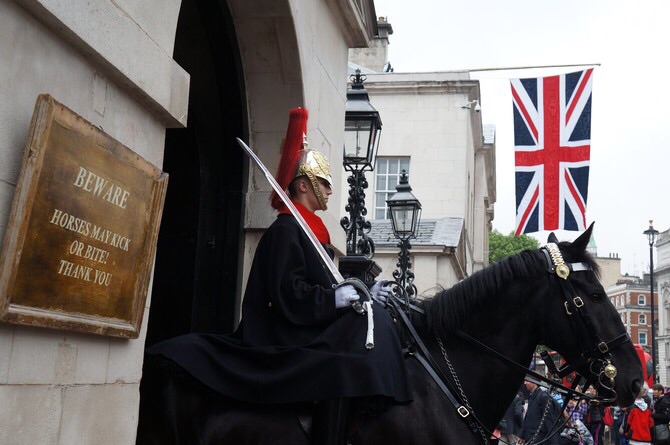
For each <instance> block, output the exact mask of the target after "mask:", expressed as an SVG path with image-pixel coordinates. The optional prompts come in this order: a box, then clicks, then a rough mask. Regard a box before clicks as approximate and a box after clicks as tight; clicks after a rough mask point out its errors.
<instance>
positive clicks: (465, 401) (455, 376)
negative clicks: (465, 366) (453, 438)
mask: <svg viewBox="0 0 670 445" xmlns="http://www.w3.org/2000/svg"><path fill="white" fill-rule="evenodd" d="M436 338H437V344H438V345H440V351H442V357H443V358H444V361H445V363H446V364H447V367H448V368H449V373H450V374H451V378H453V379H454V383H455V384H456V387H457V388H458V392H459V393H461V398H462V399H463V404H464V405H465V406H466V408H467V409H469V410H470V412H474V410H473V409H472V406H471V405H470V401H469V400H468V396H466V395H465V391H464V390H463V387H462V386H461V381H460V379H459V378H458V374H456V370H455V369H454V367H453V365H452V364H451V360H449V356H448V355H447V350H446V349H445V348H444V345H443V344H442V339H441V338H440V337H439V336H437V337H436ZM476 425H477V430H478V431H479V434H480V435H481V436H482V439H483V442H482V443H486V442H487V439H486V433H485V432H484V429H483V428H482V426H481V424H480V423H479V422H477V424H476Z"/></svg>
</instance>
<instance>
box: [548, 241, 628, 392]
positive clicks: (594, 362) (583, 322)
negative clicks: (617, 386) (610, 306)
mask: <svg viewBox="0 0 670 445" xmlns="http://www.w3.org/2000/svg"><path fill="white" fill-rule="evenodd" d="M540 250H541V251H542V253H544V255H545V258H546V259H547V264H548V267H549V269H548V271H549V273H551V274H552V275H553V276H554V277H556V279H557V280H558V282H559V283H560V287H561V291H562V295H563V299H564V302H563V306H564V308H565V313H566V315H567V316H568V319H569V320H570V324H571V325H572V327H573V330H574V331H575V332H576V334H577V338H578V339H579V340H580V342H581V343H582V351H584V352H583V353H582V355H581V357H580V358H579V360H577V361H576V362H572V363H569V364H566V365H565V366H563V367H561V368H560V369H556V367H555V366H553V361H552V360H551V359H549V360H547V358H548V354H546V352H545V353H544V354H543V358H544V359H545V363H547V366H548V368H549V369H550V371H551V372H552V374H556V375H557V376H558V377H560V378H563V377H565V376H567V375H568V374H570V373H571V372H573V371H575V370H577V369H579V368H581V367H582V366H584V365H586V364H588V365H589V368H590V371H591V376H590V377H594V376H595V377H596V378H597V380H598V382H599V383H600V385H601V386H602V387H604V388H605V389H607V390H609V391H610V392H611V393H612V394H613V395H614V396H613V397H612V398H599V400H600V402H604V403H611V402H613V401H614V400H616V391H615V390H614V379H615V377H616V375H617V369H616V367H615V366H614V365H613V364H612V357H611V354H610V351H613V350H615V349H617V348H619V347H621V346H622V345H624V344H625V343H626V342H629V341H630V336H629V335H628V333H627V332H624V333H623V334H621V335H619V336H617V337H615V338H613V339H611V340H609V341H603V340H602V339H601V338H600V336H599V335H598V333H597V332H596V329H595V327H594V325H593V322H592V320H591V317H589V314H588V312H587V310H586V305H585V303H584V300H583V299H582V298H581V297H580V296H579V295H578V294H577V292H576V291H575V288H574V287H573V285H572V283H571V282H570V280H568V278H569V277H570V273H571V272H579V271H587V270H589V269H590V268H589V266H588V265H587V264H586V263H566V262H565V260H564V259H563V255H561V251H560V250H559V248H558V246H557V245H556V244H555V243H547V244H546V246H545V247H543V248H542V249H540ZM604 379H607V380H608V381H605V380H604ZM589 383H592V382H589V381H588V378H587V384H589Z"/></svg>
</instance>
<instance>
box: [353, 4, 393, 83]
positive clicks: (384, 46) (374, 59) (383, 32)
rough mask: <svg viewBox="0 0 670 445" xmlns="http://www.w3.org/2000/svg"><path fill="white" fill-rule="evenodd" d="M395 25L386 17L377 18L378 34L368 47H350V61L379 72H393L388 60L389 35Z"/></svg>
mask: <svg viewBox="0 0 670 445" xmlns="http://www.w3.org/2000/svg"><path fill="white" fill-rule="evenodd" d="M391 34H393V27H392V26H391V24H390V23H389V22H387V21H386V17H379V18H378V19H377V35H376V36H375V37H374V39H372V41H371V42H370V44H369V46H368V47H367V48H349V62H351V63H354V64H356V65H358V66H361V67H363V68H367V69H369V70H372V71H374V72H377V73H384V72H392V71H393V68H392V67H391V64H390V63H389V61H388V45H389V36H390V35H391Z"/></svg>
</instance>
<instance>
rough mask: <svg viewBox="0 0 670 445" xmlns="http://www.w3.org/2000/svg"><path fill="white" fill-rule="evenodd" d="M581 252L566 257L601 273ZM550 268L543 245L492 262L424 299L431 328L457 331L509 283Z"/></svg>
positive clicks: (564, 246)
mask: <svg viewBox="0 0 670 445" xmlns="http://www.w3.org/2000/svg"><path fill="white" fill-rule="evenodd" d="M559 245H560V246H561V251H563V252H566V250H569V245H570V244H569V243H560V244H559ZM566 253H567V252H566ZM566 256H567V255H566ZM570 256H572V255H570ZM577 256H578V257H579V258H578V259H576V258H570V259H568V258H566V261H571V262H574V261H583V262H585V263H586V264H587V265H588V266H589V267H590V268H591V269H592V270H594V271H596V274H598V273H599V268H598V265H597V264H596V262H595V260H594V259H593V257H592V256H591V255H590V254H589V253H588V252H586V251H583V252H580V253H579V254H578V255H577ZM546 271H547V261H546V259H545V256H544V254H543V253H542V252H541V251H540V250H539V249H537V250H524V251H523V252H520V253H518V254H515V255H511V256H509V257H506V258H504V259H502V260H500V261H498V262H496V263H494V264H491V265H490V266H488V267H486V268H484V269H482V270H480V271H477V272H475V273H474V274H472V275H471V276H470V277H468V278H466V279H465V280H463V281H460V282H459V283H457V284H456V285H454V286H453V287H451V288H449V289H445V290H443V291H441V292H439V293H437V294H436V295H435V296H434V297H433V298H432V299H428V300H425V301H424V304H423V307H424V309H425V313H426V322H427V324H428V329H429V330H430V332H432V333H434V334H437V335H442V334H444V333H445V332H448V331H453V330H455V329H457V328H458V327H459V325H460V324H461V323H462V322H463V321H464V320H466V319H467V318H468V317H469V316H470V315H471V314H472V313H473V311H475V310H476V309H477V308H479V307H481V306H482V305H483V304H485V302H486V301H487V300H488V299H489V298H492V297H494V296H495V295H496V294H497V293H499V292H500V291H501V290H502V288H503V287H505V286H507V285H508V284H509V283H511V282H514V281H520V280H524V279H527V278H530V277H533V276H537V275H538V274H541V273H546Z"/></svg>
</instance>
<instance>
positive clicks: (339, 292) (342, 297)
mask: <svg viewBox="0 0 670 445" xmlns="http://www.w3.org/2000/svg"><path fill="white" fill-rule="evenodd" d="M360 298H361V297H360V296H359V295H358V293H357V292H356V289H354V286H352V285H351V284H345V285H344V286H340V287H338V288H336V289H335V307H336V308H337V309H342V308H344V307H349V306H351V303H353V302H354V301H356V300H359V299H360Z"/></svg>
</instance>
